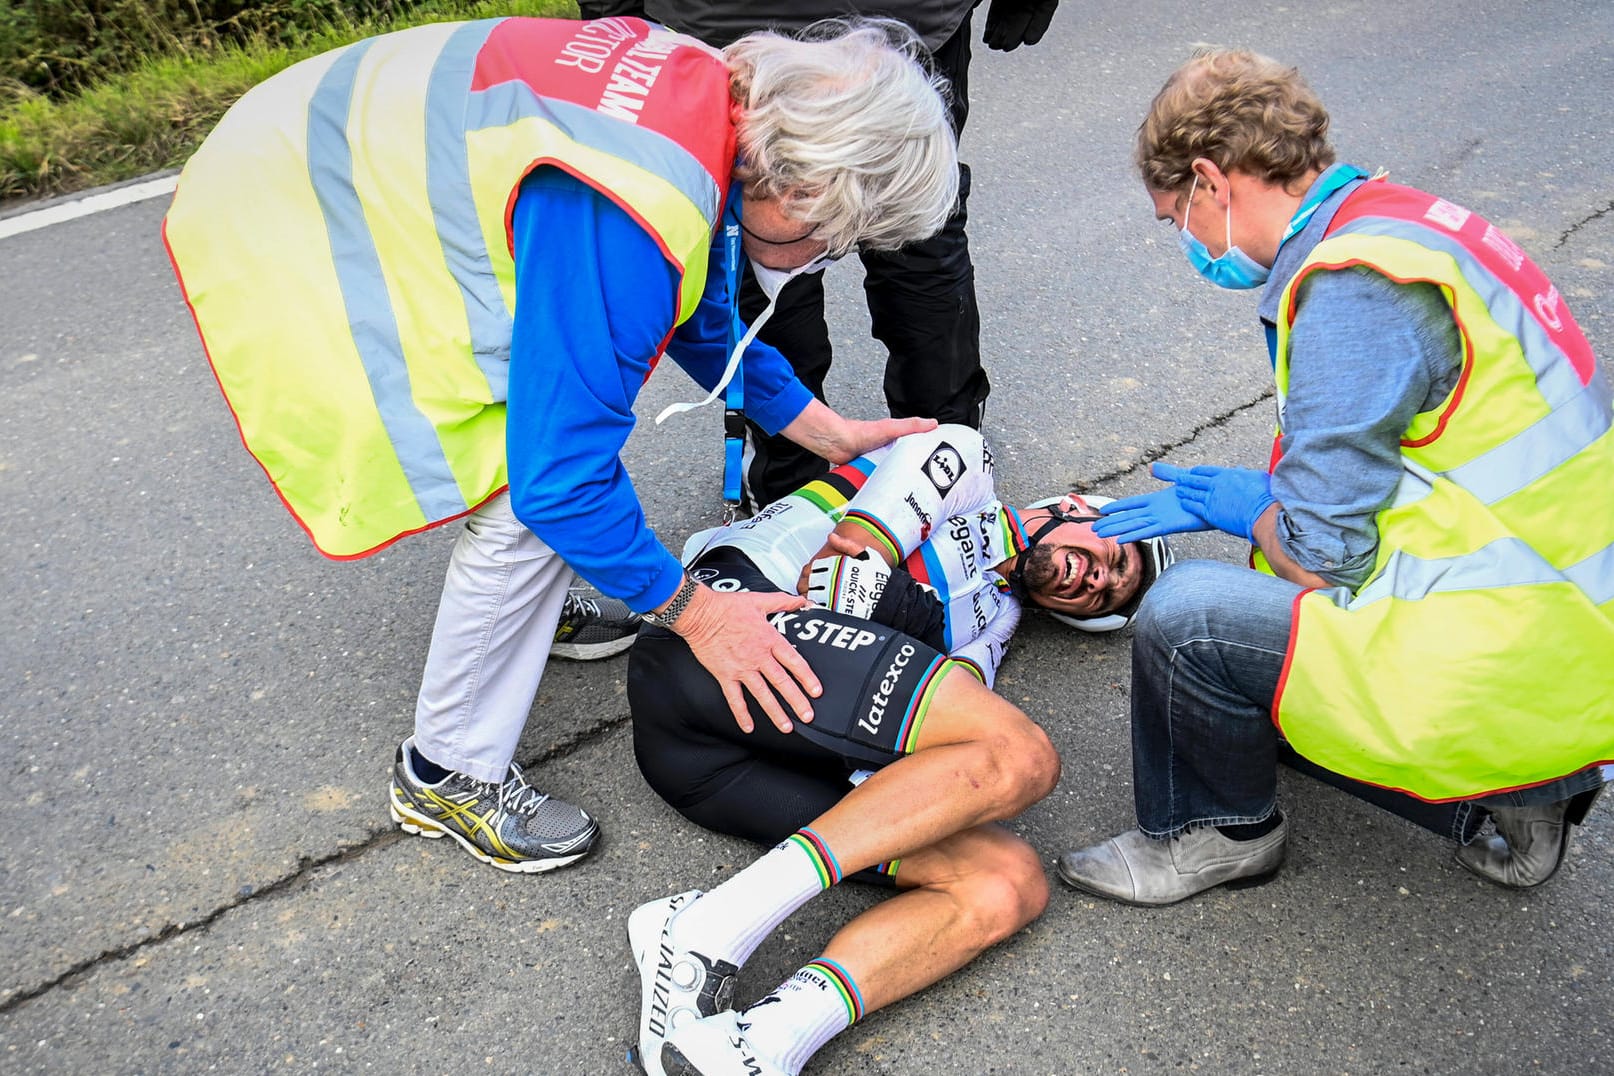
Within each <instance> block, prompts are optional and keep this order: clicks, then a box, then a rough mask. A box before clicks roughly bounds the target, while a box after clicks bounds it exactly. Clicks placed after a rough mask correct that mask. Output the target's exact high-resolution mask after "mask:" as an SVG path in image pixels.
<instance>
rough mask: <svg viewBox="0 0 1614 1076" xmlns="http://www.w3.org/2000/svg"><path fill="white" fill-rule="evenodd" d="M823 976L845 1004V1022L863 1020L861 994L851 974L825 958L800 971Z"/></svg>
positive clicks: (812, 962) (809, 964)
mask: <svg viewBox="0 0 1614 1076" xmlns="http://www.w3.org/2000/svg"><path fill="white" fill-rule="evenodd" d="M801 970H802V971H805V972H811V973H814V974H817V975H821V976H823V978H824V980H825V981H826V982H828V983H829V985H830V986H831V987H832V988H833V989H834V990H835V992H836V993H837V994H839V995H840V996H841V1001H842V1002H844V1003H845V1004H846V1022H847V1024H848V1025H851V1024H855V1023H857V1022H858V1021H859V1020H861V1019H863V992H862V991H861V990H859V989H858V988H857V983H855V982H853V981H852V976H851V973H850V972H848V971H847V970H846V969H845V968H843V967H841V966H840V965H839V964H837V963H836V962H835V961H833V960H831V959H830V958H829V957H827V956H821V957H819V958H818V959H817V960H813V961H809V962H808V963H807V964H806V965H804V966H803V967H802V969H801Z"/></svg>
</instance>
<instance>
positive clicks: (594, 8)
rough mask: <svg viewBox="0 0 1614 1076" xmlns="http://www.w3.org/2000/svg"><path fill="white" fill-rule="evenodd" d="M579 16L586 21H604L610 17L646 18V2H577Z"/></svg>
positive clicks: (580, 0)
mask: <svg viewBox="0 0 1614 1076" xmlns="http://www.w3.org/2000/svg"><path fill="white" fill-rule="evenodd" d="M577 14H578V16H579V17H580V18H584V19H603V18H606V17H607V16H610V15H630V16H633V17H634V18H640V19H642V18H644V0H594V2H593V3H589V2H587V0H577Z"/></svg>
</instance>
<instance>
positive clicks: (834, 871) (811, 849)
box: [784, 826, 841, 889]
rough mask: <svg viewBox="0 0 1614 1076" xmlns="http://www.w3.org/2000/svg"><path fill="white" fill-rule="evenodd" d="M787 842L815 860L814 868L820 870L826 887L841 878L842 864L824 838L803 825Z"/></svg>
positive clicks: (821, 878) (787, 838)
mask: <svg viewBox="0 0 1614 1076" xmlns="http://www.w3.org/2000/svg"><path fill="white" fill-rule="evenodd" d="M784 843H785V844H789V845H794V846H796V847H797V848H799V849H801V851H802V852H803V853H804V854H805V855H806V856H807V858H808V859H810V860H812V861H813V869H815V870H816V871H818V881H819V884H821V885H822V886H823V887H824V888H825V889H828V888H829V887H830V886H832V885H834V884H835V883H836V882H838V881H840V880H841V865H840V863H839V862H837V861H836V859H835V853H834V852H831V851H830V850H829V845H827V844H825V843H824V838H822V837H820V836H819V835H818V834H816V833H814V832H813V831H812V830H811V829H808V828H807V827H805V826H803V827H802V828H801V829H798V830H797V831H796V832H794V833H792V834H791V835H790V836H789V837H786V838H785V842H784Z"/></svg>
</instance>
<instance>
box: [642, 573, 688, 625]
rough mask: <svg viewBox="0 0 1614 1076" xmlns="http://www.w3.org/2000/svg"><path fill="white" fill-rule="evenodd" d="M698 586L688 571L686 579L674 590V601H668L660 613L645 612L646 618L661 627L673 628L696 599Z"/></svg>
mask: <svg viewBox="0 0 1614 1076" xmlns="http://www.w3.org/2000/svg"><path fill="white" fill-rule="evenodd" d="M698 587H699V584H698V583H696V582H695V580H693V579H691V578H690V577H689V575H688V574H687V573H686V574H685V576H684V581H683V582H682V583H680V584H679V585H678V589H677V590H676V591H674V592H673V596H672V601H670V602H668V603H667V605H666V607H665V608H663V609H662V610H661V611H660V612H659V613H657V612H650V613H645V614H644V619H645V620H648V621H649V622H650V623H652V624H654V625H656V626H657V627H659V628H671V627H672V626H673V625H674V624H676V623H678V618H679V617H681V616H683V615H684V610H686V609H688V608H689V603H690V602H692V601H694V600H695V591H696V590H697V589H698Z"/></svg>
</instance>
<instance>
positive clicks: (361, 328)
mask: <svg viewBox="0 0 1614 1076" xmlns="http://www.w3.org/2000/svg"><path fill="white" fill-rule="evenodd" d="M917 50H918V45H917V43H916V42H915V41H914V40H913V39H912V35H911V34H909V33H907V32H906V31H904V30H902V29H901V28H900V26H898V25H897V24H885V23H880V22H865V23H857V24H852V23H846V24H842V25H841V26H840V28H839V30H838V32H836V33H834V34H829V35H825V36H824V37H823V38H822V39H820V40H816V41H813V42H810V43H809V42H800V41H795V40H792V39H789V38H785V37H780V36H778V35H774V34H755V35H751V36H748V37H746V38H744V39H742V40H740V41H738V42H735V43H734V44H733V45H732V46H730V47H729V48H727V49H726V50H723V51H722V52H721V53H720V52H718V51H716V50H713V49H711V48H709V47H707V46H705V45H702V44H701V43H699V42H697V41H695V40H693V39H691V38H686V37H682V36H680V35H677V34H674V33H671V32H669V31H666V30H664V29H662V28H660V27H656V26H652V25H650V24H648V23H646V22H644V21H643V20H640V19H607V20H602V21H599V22H592V23H578V22H575V21H572V20H545V19H525V18H507V19H490V20H483V21H478V22H468V23H449V24H438V25H433V26H424V27H417V28H414V29H411V30H405V31H401V32H399V33H395V34H387V35H383V36H380V37H375V38H370V39H366V40H364V41H360V42H358V43H356V44H353V45H349V46H346V47H344V48H342V49H338V50H335V51H333V52H330V53H326V54H324V55H322V56H319V57H315V58H313V59H311V60H307V61H304V62H303V63H301V64H298V65H296V66H294V67H292V68H290V69H288V70H287V71H285V72H282V73H281V74H279V75H277V76H275V77H274V78H271V79H270V80H268V81H267V82H265V83H264V84H262V85H260V86H258V87H257V88H255V89H254V90H252V91H251V92H250V93H248V94H247V95H246V96H245V97H244V98H243V99H242V100H241V101H240V102H239V103H238V104H237V105H236V106H235V108H233V109H232V110H231V111H230V113H229V114H228V115H227V116H226V117H225V118H224V120H223V121H222V122H221V123H220V125H219V127H218V128H217V130H215V131H214V133H213V134H212V135H211V136H210V137H209V138H208V140H207V142H206V143H204V145H203V146H202V148H201V149H200V150H199V151H198V152H197V154H196V155H195V157H193V158H192V160H191V161H190V163H189V164H188V165H187V167H186V169H185V172H184V174H183V175H182V176H181V178H180V182H179V189H178V193H177V194H176V196H175V201H174V205H173V207H172V209H171V210H170V211H169V214H168V217H167V220H166V222H165V238H166V241H167V243H168V246H169V249H170V252H171V255H172V257H173V260H174V266H175V270H176V273H178V274H179V276H180V280H181V284H182V287H183V289H184V291H185V293H186V298H187V301H188V302H189V303H190V305H191V308H192V311H193V313H194V315H195V317H196V321H197V326H198V329H199V330H200V332H201V334H202V336H203V339H204V342H205V343H206V346H207V348H208V354H209V358H210V359H211V361H212V363H213V367H214V371H215V373H216V375H217V376H218V379H219V383H220V386H221V387H222V388H223V390H224V392H225V394H226V396H227V397H228V399H229V402H230V406H231V409H232V411H233V413H234V414H235V417H236V419H237V421H238V423H239V424H240V427H241V432H242V437H243V440H244V441H245V442H246V444H247V447H248V448H249V450H251V451H252V453H253V454H254V455H255V456H256V457H257V459H258V460H259V462H260V463H261V464H262V465H263V467H264V469H265V471H266V473H267V474H268V475H269V477H270V479H271V481H272V482H273V483H274V484H275V487H276V491H277V492H278V493H279V494H280V496H281V498H282V499H283V500H284V502H285V503H286V505H287V507H288V508H290V509H291V511H292V512H293V514H294V515H295V516H296V518H297V519H298V521H299V523H300V524H301V525H302V526H303V527H304V529H305V530H307V531H308V533H309V535H310V537H311V538H313V540H314V542H315V544H316V546H317V547H318V548H319V549H320V550H321V551H322V552H324V553H326V554H327V555H329V556H332V557H337V558H351V557H359V556H364V555H366V554H369V553H372V552H375V551H376V550H378V549H381V548H383V547H385V546H386V545H389V544H390V543H392V542H393V541H395V540H397V539H398V538H399V537H402V536H403V535H405V534H409V533H413V532H415V531H419V530H423V529H426V528H428V527H432V526H435V525H437V524H440V523H444V522H447V521H449V520H453V519H459V518H462V517H463V518H464V519H465V526H464V529H463V531H462V533H461V535H460V538H459V542H458V544H457V545H456V546H455V549H454V552H453V555H452V558H451V561H450V564H449V569H448V574H447V580H446V582H445V584H444V588H443V596H442V601H441V604H440V607H439V610H438V615H437V623H436V628H435V631H434V634H433V637H432V643H431V651H430V654H429V655H428V657H427V660H426V669H425V673H424V676H423V678H422V685H421V690H420V695H419V700H418V703H417V707H416V714H415V733H414V736H413V737H411V738H410V739H408V740H406V741H405V742H404V743H403V744H402V745H401V746H400V747H399V749H398V751H397V756H396V765H395V767H394V771H393V778H392V789H391V811H392V816H393V818H394V819H395V820H396V821H397V822H398V823H399V825H401V826H402V827H403V828H404V829H405V830H406V831H408V832H411V833H418V834H421V835H422V836H426V837H441V836H444V835H445V834H446V835H448V836H451V837H453V838H454V839H455V840H456V841H457V842H459V843H460V844H461V845H462V846H463V847H464V848H465V849H466V850H467V851H469V852H470V853H471V854H472V855H474V856H475V857H476V858H478V859H480V860H482V861H484V862H487V863H490V864H492V865H493V866H495V867H498V868H500V869H502V870H509V871H520V872H530V871H540V870H546V869H549V868H551V867H557V866H561V865H564V864H566V863H570V862H573V861H574V860H576V859H577V858H579V857H580V856H582V855H584V854H585V853H587V852H588V851H589V849H590V848H591V847H592V846H593V844H594V842H595V840H596V837H597V835H598V832H599V830H598V826H597V824H596V823H595V821H594V820H593V818H591V817H590V816H589V815H588V813H587V812H585V811H582V810H580V809H579V808H576V807H573V806H571V805H570V804H567V803H563V802H562V801H560V800H557V799H552V798H550V797H548V796H545V795H542V794H540V793H539V792H537V791H536V790H535V789H533V788H531V787H530V786H529V785H528V784H527V783H526V780H525V779H524V777H523V776H522V774H521V771H520V770H519V768H517V767H516V766H515V765H514V764H513V762H512V759H513V757H514V753H515V750H516V745H517V741H518V739H519V737H520V734H521V731H522V728H523V727H524V725H525V723H526V720H527V715H528V712H529V710H530V709H531V707H532V704H533V700H534V698H535V696H536V693H537V689H538V684H539V679H540V677H541V676H542V673H543V669H544V664H545V661H546V659H547V657H548V654H549V649H550V645H551V642H552V639H553V636H554V634H555V626H556V622H557V618H558V616H559V614H560V611H561V608H562V604H563V602H564V601H565V598H566V594H567V587H568V583H569V581H570V580H571V578H572V571H573V569H574V568H575V569H576V570H577V571H578V572H580V573H581V574H582V575H583V576H584V577H585V578H586V579H587V580H588V581H589V582H591V583H592V584H594V585H595V586H596V587H598V588H599V589H600V590H601V591H602V592H603V593H604V594H606V595H607V596H610V597H613V598H618V599H621V600H623V601H625V602H626V603H627V604H628V605H629V606H630V607H631V608H632V609H634V610H637V611H640V612H646V613H651V614H653V615H654V616H655V617H656V621H657V622H658V623H660V624H662V625H664V626H665V627H667V628H669V629H671V630H674V631H676V632H678V633H679V634H680V635H682V636H683V637H684V638H685V639H686V640H688V642H689V645H690V647H691V648H692V650H693V651H694V653H695V654H696V656H697V658H698V660H699V661H700V663H701V665H702V666H703V667H704V668H706V669H707V670H709V671H710V672H711V673H712V675H713V676H714V677H715V678H716V680H717V681H718V682H719V683H720V684H721V685H722V687H723V692H724V695H725V697H726V698H727V699H728V701H729V705H730V706H731V707H732V708H733V709H734V711H735V713H736V714H740V713H743V712H744V711H745V702H744V700H745V695H746V693H748V692H749V693H750V694H751V696H752V697H753V698H755V699H757V700H759V702H760V705H761V706H762V707H763V708H764V710H765V711H767V713H768V714H769V715H770V716H771V717H774V718H776V719H778V720H784V719H785V718H784V711H785V709H788V710H790V711H791V712H793V713H794V714H795V715H797V716H798V717H805V716H806V715H808V714H809V713H810V712H811V703H810V701H809V698H810V696H815V695H817V694H818V693H819V691H820V688H819V684H818V682H817V680H816V678H815V677H814V676H813V675H812V673H811V671H810V669H809V668H808V666H807V665H806V663H805V662H804V661H803V660H802V658H801V656H800V655H799V654H797V653H796V651H795V650H794V649H793V648H792V647H791V646H790V645H789V644H788V643H787V642H786V641H785V640H784V639H783V638H782V637H781V636H780V635H779V634H778V633H777V632H776V631H774V630H773V628H772V627H771V626H770V625H769V624H768V622H767V620H766V616H767V614H769V613H772V612H777V611H779V610H782V609H789V608H793V607H795V606H798V605H800V604H801V602H802V599H800V598H798V597H795V596H794V595H758V594H718V593H715V592H713V591H712V590H711V589H710V588H707V587H703V586H700V585H699V584H698V583H697V582H696V581H695V580H694V579H692V578H691V577H690V576H689V575H688V574H687V573H685V571H684V569H683V567H682V566H681V565H680V564H679V563H678V561H677V559H676V558H675V557H673V556H672V555H671V554H670V553H668V552H667V551H666V550H665V549H663V548H662V547H661V545H660V544H659V543H658V542H657V541H656V538H655V536H654V534H653V533H652V532H651V531H650V529H649V528H648V527H647V526H646V523H645V519H644V514H643V512H642V510H641V508H640V506H639V502H638V498H637V497H636V496H635V494H634V491H633V488H632V485H631V484H630V482H629V480H628V476H627V474H626V472H625V470H624V468H623V465H622V462H621V460H620V458H619V453H620V450H621V448H622V445H623V443H624V442H625V441H626V439H627V437H628V434H629V433H630V432H631V430H632V429H633V425H634V416H633V402H634V399H635V397H636V396H637V395H638V392H639V389H640V386H641V385H642V384H643V382H644V380H645V378H646V377H647V376H648V374H649V372H650V370H651V369H652V368H653V367H654V365H655V364H656V362H657V360H658V359H659V358H660V357H661V355H662V354H664V353H665V354H667V355H670V356H671V357H672V358H673V360H674V361H675V362H677V363H678V364H679V365H680V366H683V367H684V368H685V370H686V371H687V372H689V373H690V374H691V375H692V376H693V377H694V378H695V379H696V380H697V381H699V382H700V383H701V384H702V385H704V386H706V387H708V388H714V391H715V387H721V386H722V384H723V383H724V382H725V381H726V380H728V377H729V376H730V375H731V374H732V371H733V369H734V367H735V366H736V365H738V366H741V367H743V371H744V375H745V385H746V392H747V401H746V409H747V412H748V413H749V414H750V415H751V416H752V417H753V418H754V419H756V420H757V421H758V422H761V423H763V424H764V425H766V426H768V427H770V428H771V429H773V430H775V431H779V432H783V433H784V434H785V435H786V436H788V437H790V438H792V439H794V440H796V441H797V442H799V443H801V444H803V445H805V446H808V447H810V448H811V449H812V451H814V452H818V453H822V454H823V455H824V456H826V457H827V458H829V459H831V460H833V461H836V462H841V461H845V460H848V459H851V458H853V457H856V456H857V455H859V454H860V453H862V452H865V451H867V450H868V449H870V448H873V447H875V446H877V445H880V444H883V443H885V442H887V441H889V440H891V439H892V438H893V437H895V436H898V435H900V434H902V433H906V432H910V431H915V430H923V429H927V428H929V427H930V426H932V425H933V423H931V422H930V421H928V420H918V419H914V420H906V421H896V420H887V421H879V422H857V421H849V420H847V419H844V418H842V417H841V416H840V415H838V414H836V413H835V412H834V411H832V410H830V409H829V408H828V407H826V406H825V405H824V404H822V403H821V402H819V401H816V400H814V399H813V398H812V396H811V394H810V392H809V391H808V390H807V389H806V388H804V387H803V386H802V385H801V383H800V382H799V381H798V380H797V379H796V378H795V376H794V375H793V374H792V373H791V371H790V369H789V366H788V364H786V363H785V362H784V360H783V359H782V358H781V357H780V356H779V354H778V353H777V352H776V351H774V350H773V349H771V348H768V347H766V346H763V345H752V346H751V347H750V348H749V349H746V348H745V347H744V346H743V345H744V344H745V343H747V342H749V338H744V339H742V341H741V346H736V347H735V348H734V349H733V357H732V358H731V357H730V347H729V341H730V334H731V328H732V325H733V321H734V296H735V294H736V291H737V288H736V286H735V276H736V273H737V271H738V268H739V265H740V262H741V259H742V256H743V257H744V258H748V259H750V261H751V262H752V264H753V266H754V267H755V269H756V272H757V273H758V275H759V276H763V277H764V278H765V279H769V280H771V281H773V282H774V289H775V292H776V291H777V284H778V282H780V281H782V280H784V279H788V278H789V277H791V276H793V275H796V274H799V273H801V272H803V271H805V270H806V269H807V268H809V267H810V266H812V265H815V264H819V263H821V262H822V260H823V259H825V258H833V257H836V256H839V255H841V254H843V253H845V252H846V251H848V250H851V249H852V248H853V247H855V246H860V245H862V246H869V247H873V248H890V247H897V246H900V245H902V244H903V243H906V242H909V241H912V240H915V239H920V238H923V237H924V236H927V235H929V234H931V233H933V232H935V231H936V230H937V229H938V228H939V227H940V226H941V224H942V222H943V221H944V220H945V219H946V218H947V214H948V212H949V210H950V208H951V206H952V205H953V202H954V200H955V199H956V195H957V156H956V147H955V142H954V138H953V135H952V133H951V131H950V130H949V128H948V120H947V112H946V107H945V105H944V103H943V101H942V98H941V96H940V94H939V93H938V91H937V88H936V86H935V85H934V84H933V81H932V79H931V78H930V76H928V75H927V74H926V73H925V72H924V70H923V69H922V68H921V66H920V65H919V64H918V63H917V62H916V61H915V56H916V55H917ZM849 87H850V90H849ZM246 191H250V192H251V197H250V198H246V197H243V192H246ZM742 228H743V234H742V231H741V229H742ZM765 317H766V312H764V314H763V318H765ZM753 327H754V326H753ZM742 352H743V355H744V361H743V363H742V362H740V356H741V353H742Z"/></svg>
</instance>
